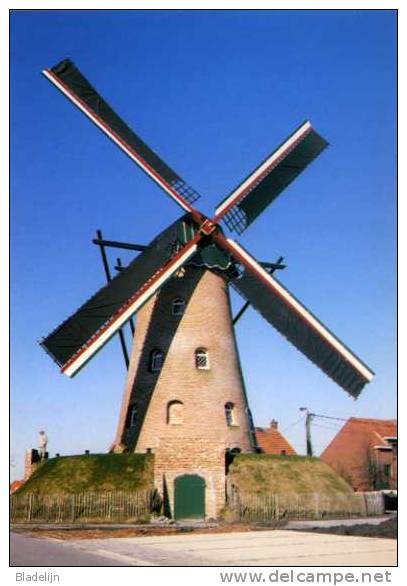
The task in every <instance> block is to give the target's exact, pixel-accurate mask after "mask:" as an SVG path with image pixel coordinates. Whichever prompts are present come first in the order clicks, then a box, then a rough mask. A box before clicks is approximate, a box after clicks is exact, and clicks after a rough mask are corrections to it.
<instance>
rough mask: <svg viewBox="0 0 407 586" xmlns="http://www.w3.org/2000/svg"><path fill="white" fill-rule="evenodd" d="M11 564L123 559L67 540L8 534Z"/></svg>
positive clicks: (112, 562) (111, 563) (72, 563)
mask: <svg viewBox="0 0 407 586" xmlns="http://www.w3.org/2000/svg"><path fill="white" fill-rule="evenodd" d="M10 565H11V566H53V567H57V566H78V567H79V566H124V565H127V566H128V565H131V564H128V563H127V564H124V563H123V561H115V560H114V559H112V558H111V557H110V558H106V557H102V556H98V555H95V553H94V552H92V553H89V552H87V551H83V550H80V549H77V548H76V547H72V546H70V544H69V542H64V543H62V542H60V541H55V540H53V539H39V538H35V537H27V536H26V535H17V534H16V533H11V535H10Z"/></svg>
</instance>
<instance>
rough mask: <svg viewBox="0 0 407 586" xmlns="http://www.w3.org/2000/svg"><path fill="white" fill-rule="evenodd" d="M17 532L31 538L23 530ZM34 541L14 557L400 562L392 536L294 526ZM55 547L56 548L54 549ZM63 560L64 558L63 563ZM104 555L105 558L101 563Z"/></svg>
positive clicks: (167, 562) (195, 562) (137, 562)
mask: <svg viewBox="0 0 407 586" xmlns="http://www.w3.org/2000/svg"><path fill="white" fill-rule="evenodd" d="M14 537H17V538H20V539H21V538H22V539H25V540H27V539H30V538H27V537H22V536H19V535H18V536H14ZM33 541H35V546H34V547H35V551H34V550H33V546H32V545H31V546H30V548H29V549H28V553H24V552H22V551H20V552H19V553H18V555H17V553H14V559H19V560H20V565H21V562H22V561H24V560H26V559H27V557H26V556H27V555H28V556H30V555H31V559H32V552H33V551H34V553H35V552H37V555H38V554H39V555H40V556H41V557H40V559H42V560H44V559H47V556H48V555H52V556H53V558H52V559H50V561H49V565H83V564H84V563H86V562H85V558H86V559H91V558H90V557H89V556H95V558H93V563H92V564H90V565H126V566H129V565H130V566H294V567H295V566H395V565H396V541H395V540H393V539H376V538H371V537H369V538H368V537H353V536H352V537H350V536H342V535H326V534H312V533H297V532H293V531H254V532H250V533H249V532H246V533H223V534H221V533H217V534H202V535H197V534H195V535H193V534H192V535H191V534H189V535H166V536H158V537H157V536H154V537H153V536H152V537H124V538H123V537H122V538H108V539H86V540H78V541H69V542H64V543H57V542H56V541H52V542H50V541H49V540H41V543H42V544H43V545H42V547H41V543H39V542H40V540H39V539H35V540H33ZM16 545H17V548H20V547H21V542H18V541H17V542H15V546H14V547H13V551H14V552H16ZM23 545H24V544H23ZM51 546H52V549H50V547H51ZM24 551H25V550H24ZM61 556H62V557H61ZM81 556H82V557H81ZM53 560H56V561H53ZM61 560H65V561H63V563H61ZM68 560H70V561H69V562H68ZM81 560H83V561H82V562H81ZM96 560H97V561H96ZM100 560H103V561H102V563H101V562H100ZM58 561H59V563H58ZM43 563H44V562H43ZM15 565H17V564H15ZM33 565H35V564H33ZM36 565H39V564H38V563H37V564H36Z"/></svg>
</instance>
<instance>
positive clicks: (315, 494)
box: [314, 492, 319, 519]
mask: <svg viewBox="0 0 407 586" xmlns="http://www.w3.org/2000/svg"><path fill="white" fill-rule="evenodd" d="M314 500H315V518H316V519H319V494H318V493H317V492H315V493H314Z"/></svg>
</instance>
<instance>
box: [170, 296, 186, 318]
mask: <svg viewBox="0 0 407 586" xmlns="http://www.w3.org/2000/svg"><path fill="white" fill-rule="evenodd" d="M171 311H172V315H183V313H184V311H185V301H184V300H183V299H181V297H177V298H176V299H173V301H172V307H171Z"/></svg>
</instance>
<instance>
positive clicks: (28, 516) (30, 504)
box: [27, 493, 33, 521]
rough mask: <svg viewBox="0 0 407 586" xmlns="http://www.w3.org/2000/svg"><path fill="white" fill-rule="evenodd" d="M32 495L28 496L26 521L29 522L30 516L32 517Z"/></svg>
mask: <svg viewBox="0 0 407 586" xmlns="http://www.w3.org/2000/svg"><path fill="white" fill-rule="evenodd" d="M32 497H33V495H32V493H30V494H29V496H28V515H27V520H28V521H31V515H32Z"/></svg>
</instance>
